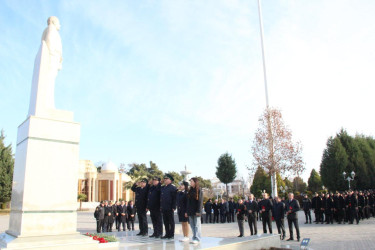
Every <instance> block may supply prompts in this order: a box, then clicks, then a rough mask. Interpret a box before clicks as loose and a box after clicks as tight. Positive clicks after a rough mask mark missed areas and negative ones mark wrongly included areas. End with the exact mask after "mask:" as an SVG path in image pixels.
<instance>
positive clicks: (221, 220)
mask: <svg viewBox="0 0 375 250" xmlns="http://www.w3.org/2000/svg"><path fill="white" fill-rule="evenodd" d="M225 218H226V215H225V213H220V222H221V223H224V222H225Z"/></svg>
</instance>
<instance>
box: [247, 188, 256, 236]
mask: <svg viewBox="0 0 375 250" xmlns="http://www.w3.org/2000/svg"><path fill="white" fill-rule="evenodd" d="M245 205H246V209H247V216H248V222H249V227H250V233H251V235H254V234H255V235H256V234H258V229H257V212H258V203H257V202H256V201H255V199H254V195H253V194H250V196H249V201H247V202H246V203H245Z"/></svg>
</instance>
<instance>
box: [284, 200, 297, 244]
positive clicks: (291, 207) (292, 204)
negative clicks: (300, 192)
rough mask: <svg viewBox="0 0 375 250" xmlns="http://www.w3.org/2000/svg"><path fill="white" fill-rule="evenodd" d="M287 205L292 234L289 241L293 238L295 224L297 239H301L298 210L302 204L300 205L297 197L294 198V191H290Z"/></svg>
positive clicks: (290, 232)
mask: <svg viewBox="0 0 375 250" xmlns="http://www.w3.org/2000/svg"><path fill="white" fill-rule="evenodd" d="M285 206H286V214H287V219H288V226H289V234H290V235H289V239H288V241H291V240H293V224H294V227H295V228H296V232H297V241H300V239H301V236H300V233H299V225H298V215H297V212H298V211H299V209H300V206H299V202H298V201H297V200H296V199H294V194H293V193H289V195H288V200H287V201H286V204H285Z"/></svg>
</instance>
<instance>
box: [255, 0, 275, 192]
mask: <svg viewBox="0 0 375 250" xmlns="http://www.w3.org/2000/svg"><path fill="white" fill-rule="evenodd" d="M258 12H259V26H260V40H261V45H262V58H263V77H264V90H265V93H266V109H267V112H269V100H268V87H267V70H266V57H265V53H264V41H263V18H262V7H261V4H260V0H258ZM267 127H268V136H269V138H268V141H269V150H270V154H271V170H272V171H271V172H270V174H271V193H272V197H276V196H277V180H276V172H275V171H274V168H275V166H274V161H273V158H274V156H273V154H274V152H273V136H272V129H271V117H270V114H269V113H268V115H267Z"/></svg>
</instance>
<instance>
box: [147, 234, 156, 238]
mask: <svg viewBox="0 0 375 250" xmlns="http://www.w3.org/2000/svg"><path fill="white" fill-rule="evenodd" d="M148 237H150V238H154V237H156V236H155V234H152V235H150V236H148Z"/></svg>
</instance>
